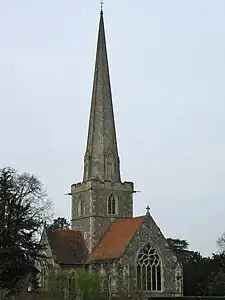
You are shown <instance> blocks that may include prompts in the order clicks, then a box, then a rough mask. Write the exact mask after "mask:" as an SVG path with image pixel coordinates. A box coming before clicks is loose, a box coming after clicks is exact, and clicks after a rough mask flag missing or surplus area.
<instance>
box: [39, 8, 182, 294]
mask: <svg viewBox="0 0 225 300" xmlns="http://www.w3.org/2000/svg"><path fill="white" fill-rule="evenodd" d="M134 193H135V191H134V183H133V182H130V181H122V180H121V174H120V158H119V153H118V147H117V137H116V126H115V120H114V112H113V101H112V93H111V86H110V74H109V66H108V58H107V48H106V37H105V28H104V18H103V11H102V10H101V12H100V22H99V32H98V41H97V52H96V61H95V69H94V80H93V90H92V99H91V110H90V117H89V128H88V137H87V146H86V150H85V154H84V170H83V180H82V181H81V182H79V183H75V184H72V186H71V198H72V207H71V229H50V228H46V229H45V230H44V232H43V236H42V240H43V241H45V242H46V243H47V245H48V246H47V248H46V254H47V256H48V257H49V259H48V268H60V269H64V270H67V271H68V274H69V272H70V270H74V269H75V270H76V268H77V267H79V266H82V265H86V266H94V267H95V268H97V269H98V271H99V274H101V278H102V284H103V287H105V288H106V289H107V287H108V283H109V280H110V284H111V288H112V290H113V292H114V293H115V294H116V293H118V292H119V291H120V290H121V289H123V291H126V292H127V294H129V293H131V288H132V287H134V286H135V288H136V289H138V290H141V291H143V292H144V293H145V294H146V296H149V295H151V296H159V297H161V296H164V297H167V296H181V295H182V294H183V270H182V265H181V264H180V263H179V261H178V260H177V257H176V256H175V254H174V253H173V252H172V251H171V250H170V248H169V245H168V243H167V240H166V238H165V237H164V235H163V233H162V232H161V230H160V228H159V227H158V225H157V224H156V223H155V221H154V219H153V217H152V216H151V214H150V211H149V207H147V208H146V212H145V213H144V215H143V216H139V217H134V216H133V194H134ZM109 274H110V276H109Z"/></svg>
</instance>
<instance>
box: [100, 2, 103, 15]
mask: <svg viewBox="0 0 225 300" xmlns="http://www.w3.org/2000/svg"><path fill="white" fill-rule="evenodd" d="M103 5H104V2H103V1H101V2H100V7H101V10H100V12H101V14H102V13H103Z"/></svg>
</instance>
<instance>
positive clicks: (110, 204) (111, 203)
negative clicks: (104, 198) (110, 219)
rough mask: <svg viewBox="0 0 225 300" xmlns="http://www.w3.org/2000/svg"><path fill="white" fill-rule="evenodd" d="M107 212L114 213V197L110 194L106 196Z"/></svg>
mask: <svg viewBox="0 0 225 300" xmlns="http://www.w3.org/2000/svg"><path fill="white" fill-rule="evenodd" d="M108 214H109V215H115V214H116V198H115V197H114V196H113V195H110V196H109V198H108Z"/></svg>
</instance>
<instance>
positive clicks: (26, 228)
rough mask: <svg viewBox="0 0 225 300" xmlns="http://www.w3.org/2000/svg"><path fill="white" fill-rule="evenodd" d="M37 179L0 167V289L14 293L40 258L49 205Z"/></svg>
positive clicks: (32, 271) (32, 272)
mask: <svg viewBox="0 0 225 300" xmlns="http://www.w3.org/2000/svg"><path fill="white" fill-rule="evenodd" d="M50 204H51V203H50V202H49V201H48V200H47V198H46V194H45V192H44V190H43V187H42V185H41V183H40V181H39V180H38V179H37V178H36V177H35V176H34V175H30V174H28V173H23V174H18V173H17V172H16V171H15V170H14V169H12V168H4V169H0V288H1V289H5V290H7V291H10V292H11V293H15V292H16V290H18V289H19V290H20V289H21V285H23V282H24V281H26V279H27V277H28V276H29V275H30V274H35V272H36V269H35V261H37V260H39V259H41V258H42V256H41V254H40V252H41V250H42V248H43V246H41V245H40V243H39V241H38V234H39V233H40V232H41V229H42V227H43V225H44V223H45V222H46V220H48V217H49V212H50V206H51V205H50Z"/></svg>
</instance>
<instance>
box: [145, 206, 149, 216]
mask: <svg viewBox="0 0 225 300" xmlns="http://www.w3.org/2000/svg"><path fill="white" fill-rule="evenodd" d="M146 210H147V214H149V211H150V207H149V206H147V207H146Z"/></svg>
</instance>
